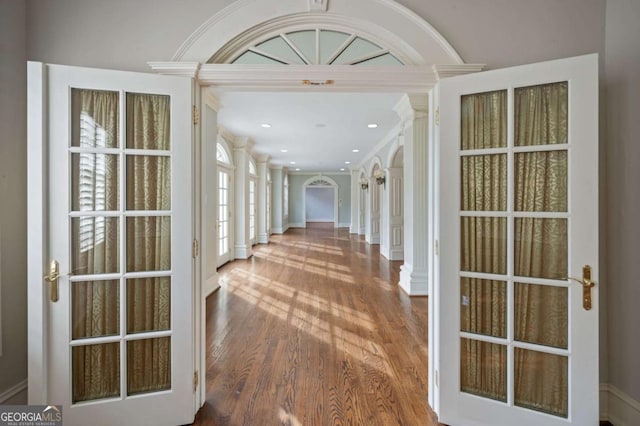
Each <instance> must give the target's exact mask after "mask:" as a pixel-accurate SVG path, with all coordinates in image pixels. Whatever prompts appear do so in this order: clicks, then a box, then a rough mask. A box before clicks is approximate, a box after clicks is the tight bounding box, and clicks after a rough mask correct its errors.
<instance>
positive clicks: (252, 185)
mask: <svg viewBox="0 0 640 426" xmlns="http://www.w3.org/2000/svg"><path fill="white" fill-rule="evenodd" d="M249 241H251V245H254V244H255V243H256V242H257V240H256V180H255V179H254V178H251V179H249Z"/></svg>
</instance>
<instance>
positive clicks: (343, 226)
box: [338, 222, 352, 233]
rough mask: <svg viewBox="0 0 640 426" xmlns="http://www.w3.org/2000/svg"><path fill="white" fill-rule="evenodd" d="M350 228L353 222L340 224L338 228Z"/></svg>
mask: <svg viewBox="0 0 640 426" xmlns="http://www.w3.org/2000/svg"><path fill="white" fill-rule="evenodd" d="M350 226H351V222H340V223H338V228H349V227H350ZM351 233H352V232H351Z"/></svg>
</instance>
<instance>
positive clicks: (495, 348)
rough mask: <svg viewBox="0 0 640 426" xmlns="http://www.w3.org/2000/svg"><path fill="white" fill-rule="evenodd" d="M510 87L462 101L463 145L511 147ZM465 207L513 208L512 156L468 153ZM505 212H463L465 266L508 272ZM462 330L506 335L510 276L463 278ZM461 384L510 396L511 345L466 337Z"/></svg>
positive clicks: (475, 391)
mask: <svg viewBox="0 0 640 426" xmlns="http://www.w3.org/2000/svg"><path fill="white" fill-rule="evenodd" d="M506 114H507V92H506V91H497V92H488V93H480V94H475V95H467V96H463V97H462V101H461V120H462V122H461V135H462V137H461V149H462V151H463V152H464V151H465V150H476V149H489V148H501V147H506V144H507V115H506ZM460 162H461V164H460V167H461V173H462V176H461V178H462V179H461V188H460V190H461V191H460V193H461V199H460V209H461V210H462V211H468V212H478V211H484V212H494V211H496V212H497V211H501V212H504V211H506V209H507V156H506V154H492V155H470V156H465V155H463V156H462V157H461V158H460ZM506 224H507V222H506V220H505V219H504V218H499V217H492V216H488V217H462V218H461V229H460V231H461V253H460V256H461V259H460V261H461V264H460V268H461V270H463V271H470V272H486V273H494V274H506V272H507V264H506V258H507V257H506V254H507V252H506V248H507V234H506V231H507V227H506ZM460 292H461V297H462V303H461V311H460V315H461V318H460V322H461V330H462V331H466V332H470V333H477V334H484V335H490V336H495V337H502V338H505V337H506V312H507V292H506V282H505V281H491V280H482V279H476V278H461V282H460ZM460 344H461V368H460V374H461V379H460V380H461V387H462V390H463V391H465V392H469V393H473V394H476V395H481V396H485V397H488V398H492V399H497V400H501V401H505V400H506V389H507V381H506V380H507V375H506V372H507V370H506V347H505V346H503V345H497V344H486V343H482V342H479V341H476V340H472V339H461V342H460Z"/></svg>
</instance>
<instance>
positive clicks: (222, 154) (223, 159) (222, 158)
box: [216, 142, 231, 164]
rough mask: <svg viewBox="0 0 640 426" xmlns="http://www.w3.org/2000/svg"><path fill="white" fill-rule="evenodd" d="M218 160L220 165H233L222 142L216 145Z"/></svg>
mask: <svg viewBox="0 0 640 426" xmlns="http://www.w3.org/2000/svg"><path fill="white" fill-rule="evenodd" d="M216 159H217V160H218V162H219V163H224V164H231V160H230V159H229V154H227V151H226V150H225V149H224V147H223V146H222V144H221V143H220V142H218V143H217V144H216Z"/></svg>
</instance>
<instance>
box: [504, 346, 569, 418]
mask: <svg viewBox="0 0 640 426" xmlns="http://www.w3.org/2000/svg"><path fill="white" fill-rule="evenodd" d="M514 368H515V372H514V377H515V383H514V385H515V404H516V405H518V406H520V407H526V408H530V409H532V410H537V411H542V412H544V413H549V414H554V415H556V416H560V417H567V413H568V400H569V398H568V359H567V357H566V356H561V355H554V354H548V353H544V352H538V351H530V350H527V349H521V348H515V364H514Z"/></svg>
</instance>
